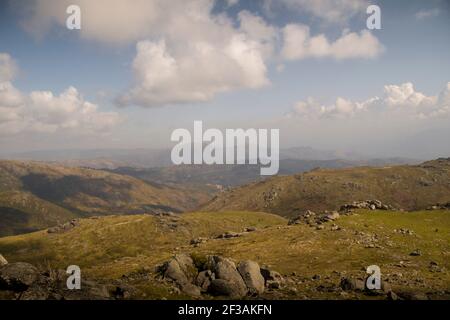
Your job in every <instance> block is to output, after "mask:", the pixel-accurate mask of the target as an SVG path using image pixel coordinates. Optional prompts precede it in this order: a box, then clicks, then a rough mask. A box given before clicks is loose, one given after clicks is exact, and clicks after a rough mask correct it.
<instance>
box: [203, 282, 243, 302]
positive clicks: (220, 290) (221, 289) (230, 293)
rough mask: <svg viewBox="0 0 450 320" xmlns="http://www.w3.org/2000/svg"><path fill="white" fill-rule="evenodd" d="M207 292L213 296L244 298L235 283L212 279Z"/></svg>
mask: <svg viewBox="0 0 450 320" xmlns="http://www.w3.org/2000/svg"><path fill="white" fill-rule="evenodd" d="M209 292H210V293H211V294H212V295H215V296H226V297H230V298H233V299H238V298H242V297H243V296H245V293H243V291H242V288H241V287H240V286H239V284H238V283H237V282H234V281H229V280H224V279H214V280H213V281H212V282H211V285H210V286H209Z"/></svg>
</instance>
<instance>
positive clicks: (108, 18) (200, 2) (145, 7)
mask: <svg viewBox="0 0 450 320" xmlns="http://www.w3.org/2000/svg"><path fill="white" fill-rule="evenodd" d="M359 2H360V1H356V0H341V1H340V2H339V8H340V9H339V10H341V9H342V8H347V9H348V10H350V11H355V10H356V8H357V7H358V6H357V5H356V3H359ZM228 3H229V4H235V3H236V1H230V2H228ZM319 3H320V5H319V4H316V3H315V2H308V1H299V3H298V5H300V6H304V7H307V8H310V9H308V10H310V11H311V12H312V13H313V14H319V13H318V11H317V10H318V9H319V8H323V9H325V8H328V9H330V10H331V11H333V10H337V9H332V8H331V7H334V6H331V7H330V2H329V1H325V0H322V1H319ZM69 4H77V5H79V6H80V8H81V14H82V27H81V30H80V31H79V32H80V35H81V37H82V38H83V39H89V40H95V41H100V42H103V43H109V44H117V45H122V44H130V43H137V44H136V56H135V57H134V60H133V63H132V68H133V70H132V71H133V74H134V84H133V85H132V86H131V87H130V88H129V89H128V90H127V91H126V92H125V93H123V94H122V95H120V96H119V97H118V98H117V102H118V104H119V105H122V106H124V105H140V106H144V107H156V106H164V105H169V104H178V103H189V102H203V101H208V100H211V99H213V98H214V97H215V96H216V95H217V94H219V93H222V92H228V91H231V90H239V89H258V88H261V87H264V86H266V85H268V84H269V83H270V81H269V79H268V75H267V70H268V69H269V65H270V64H271V62H273V61H274V60H280V59H274V58H275V57H276V58H279V55H280V51H279V49H276V48H279V46H278V44H279V41H280V36H281V35H283V39H284V40H283V41H284V45H283V49H282V52H281V55H282V57H281V58H284V59H288V60H295V59H301V58H307V57H318V56H319V57H334V58H335V59H346V58H372V57H376V56H377V55H379V53H380V52H381V51H382V46H381V44H380V43H379V42H378V39H377V38H376V37H374V36H373V35H372V34H370V33H369V32H367V31H362V32H361V33H359V34H357V33H348V32H346V33H344V34H343V35H342V37H340V38H339V39H337V40H336V41H334V42H331V41H330V40H328V39H327V38H326V37H325V35H318V36H310V34H309V28H308V27H306V26H302V25H289V26H287V27H286V28H284V29H283V30H280V28H278V27H275V26H273V25H271V24H269V23H267V22H266V21H265V20H264V19H263V18H262V17H260V16H258V15H255V14H253V13H251V12H248V11H241V12H240V13H238V15H237V16H236V17H230V16H228V15H227V13H226V12H216V11H215V10H214V5H215V1H214V0H190V1H186V0H171V1H166V0H153V1H149V0H135V1H133V5H132V6H130V5H129V3H128V1H125V0H97V1H88V0H61V1H58V2H57V3H55V2H54V1H52V0H34V1H33V6H32V10H30V11H31V16H29V17H27V18H28V19H27V20H26V22H25V23H24V25H25V28H26V29H27V30H29V31H30V32H32V33H38V34H42V33H43V32H46V31H47V30H48V29H49V28H50V27H51V26H52V24H55V23H56V24H59V25H61V26H64V24H65V19H66V17H67V16H66V14H65V8H66V7H67V6H68V5H69ZM291 5H294V4H291ZM333 12H334V11H333ZM339 15H340V14H338V13H333V16H336V17H338V16H339Z"/></svg>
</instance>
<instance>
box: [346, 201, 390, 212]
mask: <svg viewBox="0 0 450 320" xmlns="http://www.w3.org/2000/svg"><path fill="white" fill-rule="evenodd" d="M353 209H369V210H394V207H392V206H390V205H386V204H383V203H382V202H381V201H380V200H366V201H354V202H352V203H349V204H344V205H343V206H341V208H340V209H339V211H342V212H350V211H352V210H353Z"/></svg>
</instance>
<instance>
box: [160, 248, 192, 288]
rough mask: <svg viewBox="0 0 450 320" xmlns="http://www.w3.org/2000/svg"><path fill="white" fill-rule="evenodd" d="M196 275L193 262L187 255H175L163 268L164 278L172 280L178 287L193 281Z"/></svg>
mask: <svg viewBox="0 0 450 320" xmlns="http://www.w3.org/2000/svg"><path fill="white" fill-rule="evenodd" d="M197 273H198V271H197V268H196V267H195V265H194V261H193V260H192V258H191V257H190V256H189V255H187V254H177V255H175V257H173V258H172V259H171V260H169V261H168V262H166V263H165V264H164V266H163V275H164V277H165V278H169V279H172V280H173V281H175V282H176V283H178V284H179V285H183V284H186V283H188V282H192V281H194V279H195V278H196V277H197Z"/></svg>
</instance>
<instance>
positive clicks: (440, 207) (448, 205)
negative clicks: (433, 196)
mask: <svg viewBox="0 0 450 320" xmlns="http://www.w3.org/2000/svg"><path fill="white" fill-rule="evenodd" d="M427 210H450V202H447V203H444V204H440V203H438V204H436V205H434V206H431V207H428V208H427Z"/></svg>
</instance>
